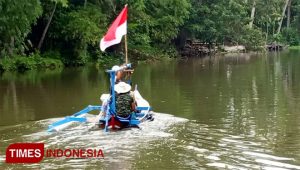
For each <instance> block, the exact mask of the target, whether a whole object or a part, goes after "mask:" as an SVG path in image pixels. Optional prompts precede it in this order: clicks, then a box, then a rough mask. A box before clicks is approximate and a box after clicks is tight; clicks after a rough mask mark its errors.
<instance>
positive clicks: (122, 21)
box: [100, 5, 127, 51]
mask: <svg viewBox="0 0 300 170" xmlns="http://www.w3.org/2000/svg"><path fill="white" fill-rule="evenodd" d="M125 34H127V5H125V7H124V9H123V10H122V11H121V13H120V14H119V16H118V17H117V18H116V19H115V21H114V22H113V23H112V24H111V26H110V27H109V29H108V31H107V33H106V34H105V36H104V37H103V38H102V39H101V41H100V49H101V51H104V50H105V49H106V48H107V47H110V46H112V45H115V44H119V43H120V42H121V40H122V36H123V35H125Z"/></svg>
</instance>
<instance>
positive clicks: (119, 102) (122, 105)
mask: <svg viewBox="0 0 300 170" xmlns="http://www.w3.org/2000/svg"><path fill="white" fill-rule="evenodd" d="M132 103H133V98H132V97H131V96H130V94H129V93H121V94H116V111H117V115H118V116H120V117H128V116H129V115H130V114H131V112H132V108H131V105H132Z"/></svg>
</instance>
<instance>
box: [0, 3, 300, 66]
mask: <svg viewBox="0 0 300 170" xmlns="http://www.w3.org/2000/svg"><path fill="white" fill-rule="evenodd" d="M125 4H128V7H129V14H128V15H129V16H128V46H129V54H130V57H136V58H137V59H141V58H147V57H149V56H156V57H157V56H165V55H168V56H170V55H176V52H177V50H178V49H180V47H182V46H183V45H184V44H185V40H186V39H197V40H200V41H202V42H206V43H210V44H234V45H235V44H242V45H245V46H246V47H247V48H248V49H257V48H259V47H261V46H263V45H264V44H266V43H271V42H281V43H284V44H289V45H299V41H300V38H299V37H300V36H299V35H300V1H298V0H228V1H224V0H154V1H147V0H116V1H112V0H22V1H20V0H0V13H1V15H0V71H1V70H28V69H34V68H53V67H61V66H62V65H63V64H64V65H84V64H85V63H87V62H88V61H98V62H99V63H104V62H108V61H109V60H119V59H120V58H122V57H121V56H122V55H123V53H124V52H123V48H122V46H123V44H120V45H116V46H114V47H111V48H109V49H108V53H102V52H100V50H99V41H100V39H101V38H102V36H103V35H104V33H105V32H106V30H107V28H108V26H109V24H110V23H111V22H112V21H113V19H114V18H115V17H116V16H117V15H118V13H119V12H120V11H121V9H122V8H123V7H124V5H125ZM108 55H109V56H113V57H107V56H108Z"/></svg>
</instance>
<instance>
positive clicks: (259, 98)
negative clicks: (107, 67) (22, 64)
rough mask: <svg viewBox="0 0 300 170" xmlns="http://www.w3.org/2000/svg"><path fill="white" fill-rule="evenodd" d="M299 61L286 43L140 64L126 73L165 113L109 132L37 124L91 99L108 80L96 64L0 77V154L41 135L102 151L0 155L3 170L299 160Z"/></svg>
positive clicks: (298, 164) (50, 141)
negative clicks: (13, 158) (21, 159)
mask: <svg viewBox="0 0 300 170" xmlns="http://www.w3.org/2000/svg"><path fill="white" fill-rule="evenodd" d="M299 63H300V57H299V52H295V51H290V52H283V53H269V54H267V55H261V54H231V55H228V54H227V55H223V56H211V57H206V58H190V59H187V60H170V61H164V62H159V63H152V64H139V65H138V67H137V68H135V73H134V76H133V82H135V83H137V84H138V85H139V86H138V87H139V91H140V92H141V93H142V95H143V97H144V98H146V99H147V100H148V101H149V102H150V103H151V105H152V107H153V108H154V111H159V112H162V113H169V114H162V113H155V120H154V122H147V123H146V124H143V125H142V127H141V129H128V130H124V131H119V132H112V133H104V132H103V131H97V130H96V131H95V130H89V127H90V126H89V125H79V126H74V127H73V128H72V129H70V130H68V131H64V132H62V133H56V134H53V133H47V132H46V131H45V129H46V128H47V126H48V125H49V124H50V123H51V122H53V121H55V120H57V119H58V118H57V117H62V116H65V115H70V114H72V113H74V112H76V111H78V110H80V109H81V108H83V107H85V106H87V105H89V104H98V102H99V96H100V94H101V93H103V92H107V91H108V88H109V87H108V85H109V83H108V82H107V81H106V79H107V77H105V73H104V72H103V70H96V69H95V68H81V69H75V70H64V71H62V72H61V73H59V74H52V75H49V77H45V78H37V79H35V78H36V77H35V78H33V80H35V81H32V79H29V80H27V79H26V78H24V80H23V81H19V78H18V79H15V80H10V79H3V78H2V79H1V83H0V94H1V95H0V114H1V120H0V123H1V125H2V126H1V127H0V133H1V141H3V142H2V143H1V148H0V151H1V153H5V149H6V147H7V146H8V145H9V144H10V143H14V142H44V143H45V144H46V147H49V148H54V147H60V148H67V147H72V148H73V147H84V148H87V147H91V148H101V149H103V152H104V156H105V158H104V159H101V160H99V159H80V160H78V159H50V158H49V159H45V160H43V162H42V163H41V164H40V165H37V164H33V165H24V166H23V165H8V164H4V163H3V161H4V156H3V155H1V157H0V160H1V161H0V164H1V166H2V165H3V167H4V168H7V169H24V168H28V169H29V168H35V169H39V168H41V169H48V168H51V169H95V168H104V169H201V168H203V169H225V168H228V169H300V155H299V153H300V143H299V141H300V133H299V132H300V122H299V120H300V119H299V118H300V113H299V110H300V107H299V106H300V86H299V84H300V67H299ZM33 77H34V76H33ZM41 77H43V76H41ZM36 80H38V81H36ZM54 117H56V118H54ZM19 123H20V124H19ZM15 124H19V125H15Z"/></svg>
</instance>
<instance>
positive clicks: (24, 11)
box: [0, 0, 42, 56]
mask: <svg viewBox="0 0 300 170" xmlns="http://www.w3.org/2000/svg"><path fill="white" fill-rule="evenodd" d="M0 13H1V15H0V51H1V56H5V55H7V54H8V55H9V56H13V55H14V54H16V53H22V52H24V48H25V42H24V40H25V38H26V36H27V34H28V33H29V32H30V31H31V25H32V24H35V23H36V20H37V18H38V17H39V16H40V15H41V14H42V8H41V4H40V1H39V0H22V1H19V0H0Z"/></svg>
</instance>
